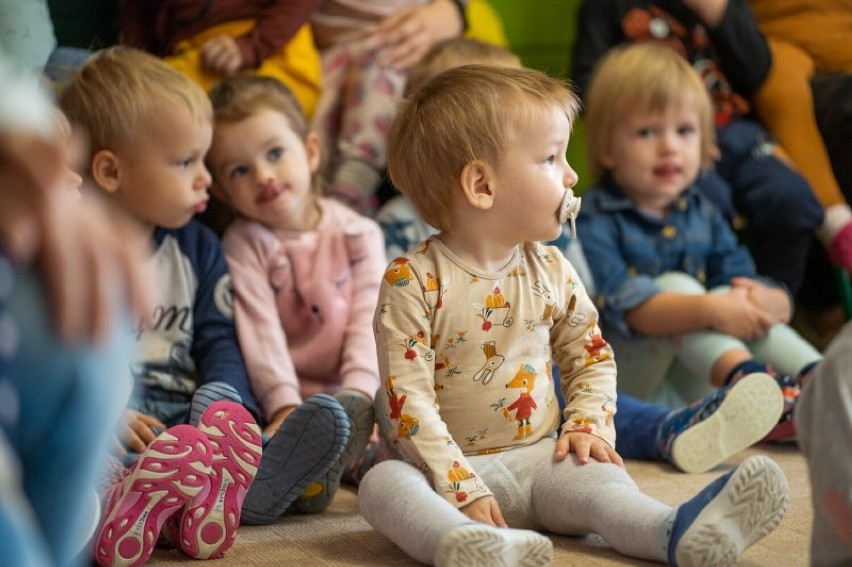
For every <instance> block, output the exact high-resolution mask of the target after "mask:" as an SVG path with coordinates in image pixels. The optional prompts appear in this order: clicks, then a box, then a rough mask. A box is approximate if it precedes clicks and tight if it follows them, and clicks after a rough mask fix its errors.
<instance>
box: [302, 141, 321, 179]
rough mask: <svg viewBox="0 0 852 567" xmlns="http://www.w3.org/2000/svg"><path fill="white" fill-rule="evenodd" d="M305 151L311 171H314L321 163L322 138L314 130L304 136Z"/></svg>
mask: <svg viewBox="0 0 852 567" xmlns="http://www.w3.org/2000/svg"><path fill="white" fill-rule="evenodd" d="M305 152H306V153H307V155H308V166H309V167H310V168H311V173H316V172H317V171H318V170H319V167H320V164H321V163H322V138H320V135H319V134H317V133H316V132H308V136H307V137H306V138H305Z"/></svg>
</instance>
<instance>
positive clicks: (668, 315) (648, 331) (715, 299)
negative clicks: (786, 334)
mask: <svg viewBox="0 0 852 567" xmlns="http://www.w3.org/2000/svg"><path fill="white" fill-rule="evenodd" d="M624 319H625V321H626V322H627V324H628V325H629V326H630V328H631V329H633V330H635V331H638V332H640V333H642V334H645V335H649V336H665V335H679V334H683V333H691V332H694V331H700V330H704V329H714V330H716V331H719V332H721V333H725V334H728V335H733V336H735V337H739V338H741V339H745V340H754V339H757V338H760V337H762V336H763V335H764V333H765V332H766V330H767V329H768V328H769V327H771V326H772V324H773V323H774V322H775V320H774V318H773V316H772V315H771V314H770V313H769V312H768V311H766V310H765V309H763V308H762V307H760V306H759V305H757V304H755V303H754V302H752V301H751V300H750V299H749V297H748V293H747V292H746V290H744V289H733V290H731V291H730V292H728V293H725V294H709V293H705V294H700V295H687V294H681V293H670V292H665V291H663V292H660V293H656V294H654V295H652V296H651V297H650V298H648V299H647V300H645V301H644V302H643V303H641V304H639V305H638V306H636V307H634V308H633V309H630V310H628V311H627V312H626V313H625V315H624Z"/></svg>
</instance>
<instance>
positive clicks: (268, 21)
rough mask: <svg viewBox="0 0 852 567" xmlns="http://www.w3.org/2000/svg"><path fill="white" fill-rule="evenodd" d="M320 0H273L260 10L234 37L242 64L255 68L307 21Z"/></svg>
mask: <svg viewBox="0 0 852 567" xmlns="http://www.w3.org/2000/svg"><path fill="white" fill-rule="evenodd" d="M322 3H323V0H299V1H298V2H294V1H292V0H276V1H273V2H271V3H268V4H269V5H268V6H267V7H266V8H264V9H263V10H261V11H260V12H259V13H258V14H257V17H256V18H255V26H254V28H252V30H251V31H250V32H248V33H247V34H246V35H244V36H242V37H238V38H237V40H236V44H237V47H238V48H239V52H240V57H241V59H242V65H241V66H240V67H239V68H240V69H243V68H252V69H254V68H257V67H259V66H260V64H261V63H263V61H264V60H265V59H266V58H267V57H269V56H270V55H271V54H272V53H274V52H276V51H278V50H279V49H281V48H282V47H283V46H284V45H285V44H286V43H287V42H288V41H290V40H291V39H292V38H293V36H294V35H296V32H297V31H298V30H299V28H301V27H302V26H303V25H304V24H307V23H308V22H309V21H310V19H311V16H312V15H313V13H314V12H316V11H317V10H318V9H319V7H320V5H322Z"/></svg>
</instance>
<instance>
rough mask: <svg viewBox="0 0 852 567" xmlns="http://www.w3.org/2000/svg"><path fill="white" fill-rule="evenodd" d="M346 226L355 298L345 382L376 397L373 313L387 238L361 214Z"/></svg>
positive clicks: (345, 353)
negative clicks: (385, 239)
mask: <svg viewBox="0 0 852 567" xmlns="http://www.w3.org/2000/svg"><path fill="white" fill-rule="evenodd" d="M346 226H347V227H348V228H347V230H346V231H345V232H346V234H345V235H344V238H345V239H346V247H347V250H348V252H349V263H350V266H351V270H352V301H351V306H350V311H349V321H348V324H347V326H346V338H345V343H344V345H343V356H342V364H341V368H340V376H341V379H342V384H341V385H342V387H343V388H347V389H353V390H359V391H361V392H363V393H365V394H367V395H368V396H369V397H370V398H371V399H372V398H373V397H375V395H376V390H378V388H379V367H378V361H377V359H376V356H375V352H376V337H375V335H374V334H373V314H374V313H375V312H376V301H377V299H378V295H379V286H380V285H381V282H382V275H383V274H384V272H385V266H386V265H387V262H386V261H385V246H384V238H383V237H382V231H381V229H380V228H379V226H378V225H377V224H376V223H375V222H373V221H372V220H370V219H366V218H363V217H359V218H357V219H353V220H352V221H350V222H348V223H347V225H346Z"/></svg>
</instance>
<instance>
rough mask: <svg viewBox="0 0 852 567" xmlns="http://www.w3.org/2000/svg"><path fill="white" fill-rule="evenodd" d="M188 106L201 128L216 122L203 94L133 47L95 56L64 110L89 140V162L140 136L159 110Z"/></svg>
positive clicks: (63, 102)
mask: <svg viewBox="0 0 852 567" xmlns="http://www.w3.org/2000/svg"><path fill="white" fill-rule="evenodd" d="M164 100H165V101H168V102H173V103H177V104H185V105H186V107H187V108H188V109H189V111H190V112H191V113H192V115H193V117H194V118H195V119H196V120H197V121H198V122H203V121H210V120H212V116H213V112H212V108H211V106H210V101H209V100H208V98H207V94H206V93H205V92H204V90H203V89H202V88H201V87H200V86H198V85H197V84H196V83H195V82H193V81H192V79H190V78H189V77H187V76H186V75H184V74H183V73H181V72H179V71H177V70H175V69H173V68H172V67H169V66H168V65H167V64H166V63H165V62H163V61H162V60H161V59H159V58H157V57H154V56H153V55H149V54H147V53H145V52H143V51H139V50H136V49H132V48H128V47H110V48H108V49H103V50H101V51H98V52H96V53H95V54H94V55H92V57H90V58H89V60H88V61H87V62H86V63H85V65H83V66H82V67H81V68H80V69H79V70H78V71H77V72H76V73H75V74H74V76H73V77H72V78H71V80H70V81H69V82H68V84H67V85H66V86H65V87H64V88H62V90H61V92H60V95H59V104H60V107H61V108H62V110H63V111H64V112H65V114H66V116H67V117H68V119H69V120H70V121H71V122H72V123H74V124H78V125H80V126H82V127H83V128H84V129H85V131H86V135H87V136H88V140H89V146H90V152H91V153H90V157H91V155H94V154H95V153H97V152H99V151H101V150H116V149H118V148H120V147H121V145H122V143H123V142H125V141H128V140H132V139H133V138H134V137H135V136H138V135H139V130H140V128H141V127H142V126H143V125H144V123H145V122H146V121H147V120H148V119H149V118H150V116H151V112H152V109H153V108H154V105H156V104H158V103H162V102H163V101H164Z"/></svg>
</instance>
